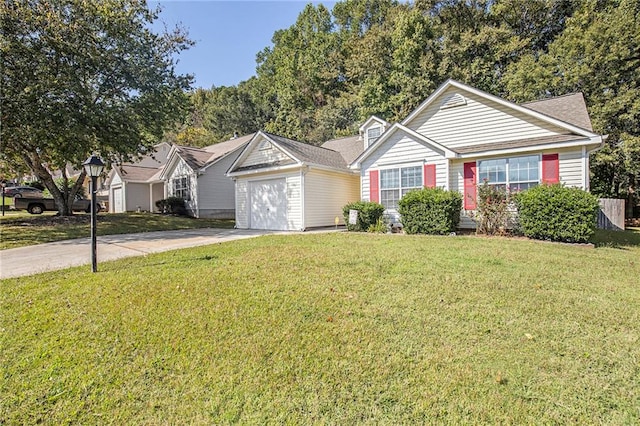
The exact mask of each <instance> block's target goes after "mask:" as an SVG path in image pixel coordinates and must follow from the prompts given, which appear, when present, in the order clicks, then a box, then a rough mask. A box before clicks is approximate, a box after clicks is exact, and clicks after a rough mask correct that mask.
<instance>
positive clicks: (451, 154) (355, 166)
mask: <svg viewBox="0 0 640 426" xmlns="http://www.w3.org/2000/svg"><path fill="white" fill-rule="evenodd" d="M397 131H402V132H404V133H406V134H407V135H409V136H411V137H412V138H414V139H417V141H418V142H422V143H423V144H425V145H427V146H429V147H430V148H431V149H432V150H434V151H440V152H442V153H443V154H444V157H445V158H455V157H456V153H455V152H453V151H452V150H450V149H448V148H446V147H445V146H443V145H441V144H439V143H437V142H435V141H433V140H431V139H429V138H427V137H426V136H423V135H421V134H420V133H418V132H416V131H413V130H411V129H409V128H408V127H405V126H404V125H402V124H400V123H395V124H394V125H393V126H391V128H390V129H389V130H387V131H386V132H384V133H383V134H382V136H380V137H379V138H378V140H376V141H375V143H374V144H373V145H371V146H369V148H367V149H366V150H365V151H364V152H363V153H362V154H360V156H359V157H358V158H356V159H355V160H354V161H353V163H351V164H350V165H349V168H350V169H355V170H358V169H359V168H360V165H361V164H362V161H363V160H364V159H366V158H367V157H368V156H369V155H371V153H373V152H374V151H375V150H376V149H378V147H380V145H382V144H383V143H384V142H385V141H386V140H387V139H389V138H390V137H391V135H392V134H394V133H395V132H397Z"/></svg>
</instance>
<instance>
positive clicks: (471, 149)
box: [453, 135, 585, 154]
mask: <svg viewBox="0 0 640 426" xmlns="http://www.w3.org/2000/svg"><path fill="white" fill-rule="evenodd" d="M580 139H585V137H584V136H577V135H553V136H542V137H537V138H528V139H518V140H515V141H507V142H496V143H485V144H482V145H472V146H468V147H457V148H454V149H453V151H454V152H456V153H458V154H471V153H480V152H484V151H493V150H500V149H510V148H527V147H530V146H537V145H548V144H552V143H558V142H571V141H575V140H580Z"/></svg>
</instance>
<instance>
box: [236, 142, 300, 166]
mask: <svg viewBox="0 0 640 426" xmlns="http://www.w3.org/2000/svg"><path fill="white" fill-rule="evenodd" d="M262 142H266V143H269V145H270V146H271V147H270V148H268V149H260V144H261V143H262ZM262 142H258V143H257V144H256V145H254V146H253V149H252V151H251V152H250V153H249V155H248V156H247V157H246V158H245V159H244V161H242V163H240V164H239V165H238V166H237V167H236V168H242V167H248V166H255V165H257V164H272V163H276V162H278V164H279V165H286V164H294V163H295V161H294V160H293V159H291V158H290V157H289V156H288V155H287V154H285V153H284V152H282V151H280V150H279V149H277V148H276V147H275V146H273V145H271V143H270V142H268V141H266V140H264V139H263V141H262Z"/></svg>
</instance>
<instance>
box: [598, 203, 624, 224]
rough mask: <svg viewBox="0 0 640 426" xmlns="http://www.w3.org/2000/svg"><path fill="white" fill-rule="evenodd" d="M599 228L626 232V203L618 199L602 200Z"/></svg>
mask: <svg viewBox="0 0 640 426" xmlns="http://www.w3.org/2000/svg"><path fill="white" fill-rule="evenodd" d="M598 202H599V203H600V210H599V211H598V228H600V229H612V230H614V231H624V202H625V200H618V199H616V198H600V199H599V200H598Z"/></svg>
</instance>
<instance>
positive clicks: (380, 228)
mask: <svg viewBox="0 0 640 426" xmlns="http://www.w3.org/2000/svg"><path fill="white" fill-rule="evenodd" d="M388 230H389V225H388V224H387V221H386V220H384V217H380V218H378V220H377V222H376V223H375V224H373V225H369V229H367V232H371V233H372V234H384V233H386V232H387V231H388Z"/></svg>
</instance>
